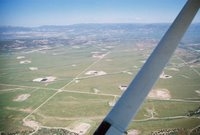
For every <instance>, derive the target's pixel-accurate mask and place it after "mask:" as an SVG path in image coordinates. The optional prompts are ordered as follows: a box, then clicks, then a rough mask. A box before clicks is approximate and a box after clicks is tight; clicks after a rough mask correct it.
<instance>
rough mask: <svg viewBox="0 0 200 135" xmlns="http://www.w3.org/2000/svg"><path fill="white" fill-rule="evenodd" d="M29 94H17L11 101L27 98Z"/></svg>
mask: <svg viewBox="0 0 200 135" xmlns="http://www.w3.org/2000/svg"><path fill="white" fill-rule="evenodd" d="M30 96H31V95H30V94H22V95H19V96H17V97H16V98H15V99H13V101H16V102H22V101H24V100H26V99H27V98H29V97H30Z"/></svg>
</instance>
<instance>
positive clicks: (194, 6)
mask: <svg viewBox="0 0 200 135" xmlns="http://www.w3.org/2000/svg"><path fill="white" fill-rule="evenodd" d="M199 8H200V0H188V1H187V2H186V4H185V6H184V7H183V9H182V10H181V12H180V13H179V15H178V16H177V17H176V19H175V21H174V22H173V23H172V25H171V26H170V28H169V29H168V31H167V32H166V33H165V35H164V36H163V38H162V39H161V41H160V42H159V43H158V45H157V47H156V48H155V50H154V51H153V53H152V54H151V55H150V57H149V58H148V60H147V61H146V63H145V64H144V66H143V67H142V68H141V70H140V71H139V72H138V74H137V75H136V77H135V79H134V80H133V81H132V82H131V84H130V85H129V87H128V88H127V90H126V91H125V92H124V93H123V95H122V96H121V98H120V99H119V100H118V102H117V103H116V105H115V106H114V107H113V108H112V110H111V111H110V112H109V113H108V115H107V116H106V117H105V119H104V120H103V122H102V123H101V124H100V126H99V127H98V129H97V130H96V131H95V133H94V135H122V134H125V132H126V129H127V127H128V125H129V123H130V122H131V120H132V118H133V117H134V116H135V115H136V113H137V111H138V110H139V107H140V106H141V104H142V103H143V101H144V100H145V98H146V96H147V95H148V93H149V91H150V90H151V88H152V87H153V85H154V84H155V82H156V81H157V79H158V77H159V75H160V74H161V72H162V70H163V69H164V67H165V65H166V64H167V62H168V61H169V59H170V58H171V56H172V54H173V53H174V51H175V49H176V48H177V46H178V44H179V42H180V40H181V38H182V37H183V35H184V33H185V31H186V30H187V28H188V27H189V25H190V23H191V22H192V20H193V18H194V16H195V15H196V13H197V11H198V9H199Z"/></svg>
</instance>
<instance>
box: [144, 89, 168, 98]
mask: <svg viewBox="0 0 200 135" xmlns="http://www.w3.org/2000/svg"><path fill="white" fill-rule="evenodd" d="M148 98H152V99H164V100H169V99H170V98H171V95H170V92H169V90H167V89H156V90H152V91H151V92H150V93H149V95H148Z"/></svg>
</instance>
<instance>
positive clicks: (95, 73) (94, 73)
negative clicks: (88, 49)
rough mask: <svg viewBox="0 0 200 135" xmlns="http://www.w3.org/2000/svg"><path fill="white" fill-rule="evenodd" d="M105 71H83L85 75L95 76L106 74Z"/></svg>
mask: <svg viewBox="0 0 200 135" xmlns="http://www.w3.org/2000/svg"><path fill="white" fill-rule="evenodd" d="M106 74H107V73H106V72H104V71H95V70H91V71H88V72H86V73H85V75H95V76H99V75H106Z"/></svg>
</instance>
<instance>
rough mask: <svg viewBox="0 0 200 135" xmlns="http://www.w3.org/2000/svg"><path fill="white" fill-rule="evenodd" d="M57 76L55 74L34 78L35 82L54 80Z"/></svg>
mask: <svg viewBox="0 0 200 135" xmlns="http://www.w3.org/2000/svg"><path fill="white" fill-rule="evenodd" d="M55 79H56V77H54V76H47V77H43V78H36V79H33V82H45V83H46V82H53V81H55Z"/></svg>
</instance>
